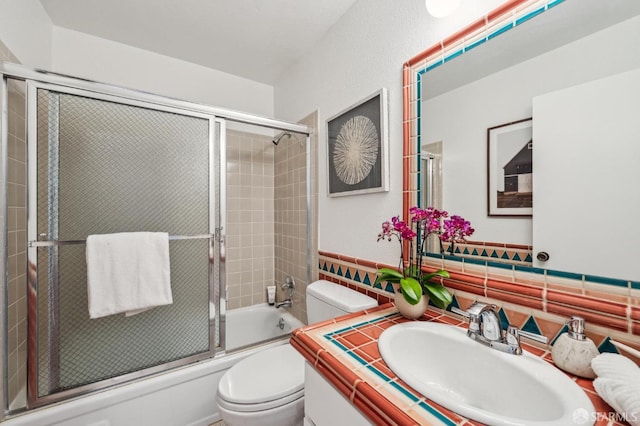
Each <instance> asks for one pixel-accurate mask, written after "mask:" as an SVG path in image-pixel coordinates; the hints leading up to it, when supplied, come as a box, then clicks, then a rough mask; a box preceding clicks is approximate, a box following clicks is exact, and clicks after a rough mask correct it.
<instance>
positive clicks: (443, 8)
mask: <svg viewBox="0 0 640 426" xmlns="http://www.w3.org/2000/svg"><path fill="white" fill-rule="evenodd" d="M425 4H426V6H427V12H429V14H430V15H431V16H433V17H434V18H444V17H445V16H449V15H451V14H452V13H453V12H455V10H456V9H457V8H458V6H460V0H425Z"/></svg>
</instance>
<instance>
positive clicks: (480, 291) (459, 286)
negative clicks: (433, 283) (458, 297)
mask: <svg viewBox="0 0 640 426" xmlns="http://www.w3.org/2000/svg"><path fill="white" fill-rule="evenodd" d="M442 284H443V285H444V286H445V287H447V288H449V289H454V290H460V291H466V292H467V293H473V294H477V295H479V296H484V287H478V286H475V285H470V284H467V283H463V282H460V281H454V280H448V279H446V278H443V279H442Z"/></svg>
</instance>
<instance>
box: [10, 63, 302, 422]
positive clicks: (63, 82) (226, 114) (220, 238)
mask: <svg viewBox="0 0 640 426" xmlns="http://www.w3.org/2000/svg"><path fill="white" fill-rule="evenodd" d="M7 79H13V80H17V81H24V82H27V83H29V82H36V83H42V84H52V85H59V86H62V87H65V88H70V89H77V90H85V91H87V92H90V93H101V94H105V95H110V96H114V97H117V98H118V99H119V100H121V101H125V100H130V101H138V102H147V103H149V104H151V105H157V106H165V107H173V108H177V109H180V110H182V111H186V112H195V113H201V114H206V115H210V116H212V117H215V123H219V127H218V126H216V128H217V129H219V134H218V136H219V143H220V150H219V167H220V171H219V176H218V179H219V182H220V187H219V190H220V199H219V204H218V206H217V208H218V212H217V214H219V217H220V222H219V228H218V229H214V238H212V239H211V241H212V244H211V245H210V250H214V248H217V249H218V256H217V259H216V260H217V261H218V266H219V271H218V274H219V283H218V285H217V286H216V285H215V283H210V284H211V285H212V287H211V288H212V289H213V291H212V292H211V294H213V293H215V292H216V291H217V292H218V295H219V298H218V304H217V310H216V318H215V324H216V327H217V329H218V332H219V343H220V344H219V347H217V348H215V351H214V352H213V353H212V354H211V355H210V356H208V357H205V358H211V357H213V358H217V357H220V356H223V355H224V353H225V340H226V339H225V327H224V325H225V322H226V321H225V320H226V318H225V316H226V298H227V296H226V282H225V271H226V266H225V258H226V256H225V254H226V253H225V252H226V248H225V237H226V229H225V226H226V131H225V129H226V122H234V123H240V124H249V125H256V126H261V127H265V128H269V129H273V130H275V131H290V132H295V133H299V134H301V135H304V136H305V144H306V165H307V185H306V187H307V197H306V198H307V200H306V206H307V214H306V222H307V265H306V267H307V268H306V269H307V274H306V275H307V282H310V281H311V277H312V264H311V259H312V253H311V252H312V247H311V243H312V232H314V231H313V230H312V229H311V223H312V221H311V214H312V210H311V208H312V202H311V197H312V196H313V192H312V186H311V176H310V173H311V137H310V136H311V129H310V128H309V127H308V126H306V125H303V124H299V123H293V122H288V121H283V120H276V119H273V118H268V117H264V116H260V115H255V114H250V113H244V112H239V111H234V110H229V109H225V108H219V107H213V106H209V105H203V104H198V103H194V102H189V101H184V100H179V99H173V98H168V97H165V96H161V95H155V94H151V93H147V92H143V91H139V90H134V89H129V88H124V87H120V86H116V85H111V84H105V83H100V82H96V81H92V80H87V79H81V78H75V77H72V76H68V75H62V74H57V73H53V72H48V71H43V70H36V69H33V68H30V67H26V66H23V65H19V64H14V63H10V62H4V61H0V178H1V179H0V223H1V224H2V229H1V230H0V306H1V307H6V303H7V295H6V289H7V285H8V273H7V269H8V268H7V265H8V250H7V239H8V236H7V211H8V202H7V196H8V195H7V179H6V173H7V164H8V155H7V150H8V148H7V145H8V142H7V139H8V133H7V116H8V111H7V109H8V96H7ZM25 113H26V111H25ZM25 116H26V114H25ZM28 118H29V117H27V119H28ZM28 126H29V125H28ZM27 130H28V132H29V129H27ZM32 137H33V136H32ZM28 138H29V135H27V144H29V142H28ZM212 160H213V159H212V158H210V165H211V164H213V163H211V161H212ZM211 217H215V215H214V212H212V211H210V218H211ZM27 268H28V267H27ZM7 332H8V330H7V318H6V312H5V313H4V314H3V315H0V342H2V345H3V347H2V348H1V349H0V350H2V352H3V355H4V356H3V357H2V358H3V360H2V365H1V368H0V380H1V381H2V383H0V407H2V408H1V409H0V420H4V419H6V418H8V417H9V416H11V415H12V414H16V413H20V412H23V411H24V410H25V409H18V410H9V408H8V407H9V401H8V398H7V397H8V382H7V378H8V357H7V344H6V342H7ZM214 332H215V330H210V335H211V334H212V333H214ZM210 339H211V340H210V342H211V341H212V340H213V339H212V338H210ZM175 362H178V361H175ZM183 364H184V363H181V364H180V365H183ZM162 367H165V368H162ZM174 367H175V366H174V365H173V363H171V364H163V365H161V366H158V367H152V368H151V369H147V370H144V374H138V373H139V372H134V373H130V374H129V375H127V378H126V379H124V380H120V379H121V377H122V376H119V377H116V378H113V379H108V380H105V381H102V382H99V383H100V384H101V386H100V389H103V388H107V387H109V386H112V385H115V384H117V383H122V382H125V381H132V380H135V379H136V378H137V377H142V376H144V377H147V376H150V375H152V374H154V372H152V371H151V370H155V369H160V370H158V372H160V371H165V370H170V369H172V368H174ZM27 380H29V379H28V378H27ZM77 389H78V388H77ZM93 390H95V386H93V385H86V386H85V387H83V391H82V392H77V393H74V394H73V395H71V394H69V393H70V392H71V391H66V392H65V393H64V396H61V394H62V393H58V394H54V395H57V396H58V398H56V399H55V401H54V400H53V398H48V399H47V402H43V404H42V405H44V404H48V403H52V402H56V401H61V400H63V399H68V398H71V397H73V396H79V395H81V394H85V393H90V392H92V391H93ZM30 408H33V407H28V408H27V410H28V409H30Z"/></svg>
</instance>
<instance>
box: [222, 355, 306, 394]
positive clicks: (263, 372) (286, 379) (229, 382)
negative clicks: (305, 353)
mask: <svg viewBox="0 0 640 426" xmlns="http://www.w3.org/2000/svg"><path fill="white" fill-rule="evenodd" d="M303 389H304V358H303V357H302V355H300V354H299V353H298V352H297V351H296V350H295V349H293V347H292V346H291V345H289V344H286V345H281V346H277V347H275V348H269V349H265V350H263V351H260V352H258V353H256V354H254V355H250V356H248V357H247V358H245V359H243V360H242V361H240V362H238V363H237V364H236V365H234V366H233V367H231V368H230V369H229V370H228V371H227V372H226V373H225V374H224V375H223V376H222V379H220V382H219V384H218V396H219V397H220V398H221V399H223V400H225V401H227V402H231V403H236V404H260V403H263V402H268V401H273V400H279V399H282V398H285V397H287V396H289V395H292V394H294V393H297V392H299V391H302V390H303Z"/></svg>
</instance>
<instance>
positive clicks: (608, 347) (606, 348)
mask: <svg viewBox="0 0 640 426" xmlns="http://www.w3.org/2000/svg"><path fill="white" fill-rule="evenodd" d="M598 350H599V351H600V353H603V352H608V353H612V354H619V353H620V352H619V351H618V348H616V347H615V346H614V345H613V343H611V339H610V338H608V337H607V338H606V339H604V340H603V341H602V343H600V346H598Z"/></svg>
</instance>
